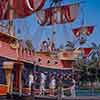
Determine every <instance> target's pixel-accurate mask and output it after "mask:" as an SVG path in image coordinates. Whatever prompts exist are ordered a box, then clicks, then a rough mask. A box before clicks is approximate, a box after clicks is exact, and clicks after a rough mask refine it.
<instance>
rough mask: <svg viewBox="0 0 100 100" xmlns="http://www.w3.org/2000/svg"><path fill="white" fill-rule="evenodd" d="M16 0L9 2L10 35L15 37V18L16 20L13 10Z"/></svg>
mask: <svg viewBox="0 0 100 100" xmlns="http://www.w3.org/2000/svg"><path fill="white" fill-rule="evenodd" d="M13 2H14V0H9V15H8V16H9V25H8V33H9V34H10V35H11V36H15V34H14V26H13V18H14V9H13Z"/></svg>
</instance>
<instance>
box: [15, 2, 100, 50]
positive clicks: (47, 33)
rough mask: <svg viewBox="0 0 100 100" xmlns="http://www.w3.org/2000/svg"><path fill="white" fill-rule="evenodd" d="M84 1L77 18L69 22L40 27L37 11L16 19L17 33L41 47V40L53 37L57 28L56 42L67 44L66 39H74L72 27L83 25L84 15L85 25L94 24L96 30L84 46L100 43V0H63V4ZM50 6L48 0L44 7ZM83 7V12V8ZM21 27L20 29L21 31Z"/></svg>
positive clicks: (35, 45) (21, 37)
mask: <svg viewBox="0 0 100 100" xmlns="http://www.w3.org/2000/svg"><path fill="white" fill-rule="evenodd" d="M80 1H84V3H81V4H80V11H79V15H78V17H77V19H76V20H75V21H74V22H73V23H71V24H69V23H66V24H63V25H61V24H60V25H55V26H49V27H48V26H45V27H40V25H39V24H38V23H37V20H36V16H35V13H33V14H32V15H31V16H28V17H27V18H24V19H17V20H15V23H16V27H15V29H16V33H17V34H16V35H17V37H18V38H20V39H24V40H27V39H30V40H32V42H33V45H34V47H35V48H39V45H40V42H41V41H42V40H46V39H47V38H48V37H51V34H52V31H53V30H54V29H55V30H56V36H55V42H56V46H57V47H59V46H60V45H62V44H65V43H66V41H68V40H70V41H73V39H75V37H73V33H72V29H73V28H77V27H80V26H81V21H82V18H83V16H84V26H87V25H94V27H95V28H94V31H93V34H92V35H91V36H89V37H88V41H87V43H86V44H85V45H84V46H91V45H90V44H91V42H95V43H97V44H98V43H100V0H63V4H64V5H66V4H72V3H76V2H80ZM48 7H49V0H47V2H46V4H45V6H44V8H48ZM81 9H83V12H84V14H83V12H82V10H81ZM19 29H20V31H19Z"/></svg>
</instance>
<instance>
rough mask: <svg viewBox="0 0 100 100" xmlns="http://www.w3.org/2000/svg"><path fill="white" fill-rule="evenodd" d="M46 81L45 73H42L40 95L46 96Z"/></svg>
mask: <svg viewBox="0 0 100 100" xmlns="http://www.w3.org/2000/svg"><path fill="white" fill-rule="evenodd" d="M45 80H46V75H45V74H44V73H43V72H41V80H40V95H44V93H45Z"/></svg>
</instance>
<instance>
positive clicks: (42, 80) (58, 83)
mask: <svg viewBox="0 0 100 100" xmlns="http://www.w3.org/2000/svg"><path fill="white" fill-rule="evenodd" d="M75 87H76V82H75V79H74V78H72V75H71V74H62V73H60V74H58V73H56V72H54V73H53V72H50V73H49V72H43V71H40V72H34V73H32V72H30V74H29V88H30V89H31V90H32V91H33V92H35V89H38V90H39V95H46V93H47V91H48V90H49V95H53V96H55V95H60V96H66V94H68V93H69V95H70V96H75V95H76V93H75ZM65 90H66V91H65ZM67 92H68V93H67Z"/></svg>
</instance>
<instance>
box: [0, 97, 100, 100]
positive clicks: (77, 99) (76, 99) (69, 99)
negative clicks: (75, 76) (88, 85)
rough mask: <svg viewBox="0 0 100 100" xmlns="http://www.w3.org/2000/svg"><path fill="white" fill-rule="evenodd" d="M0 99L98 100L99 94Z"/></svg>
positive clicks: (1, 98) (2, 99) (1, 99)
mask: <svg viewBox="0 0 100 100" xmlns="http://www.w3.org/2000/svg"><path fill="white" fill-rule="evenodd" d="M0 100H100V96H77V97H63V98H57V97H56V96H35V97H34V98H33V97H31V96H29V97H18V98H15V99H7V98H6V97H1V96H0Z"/></svg>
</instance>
